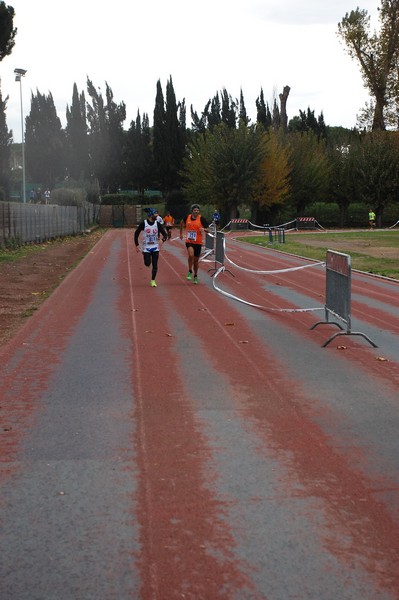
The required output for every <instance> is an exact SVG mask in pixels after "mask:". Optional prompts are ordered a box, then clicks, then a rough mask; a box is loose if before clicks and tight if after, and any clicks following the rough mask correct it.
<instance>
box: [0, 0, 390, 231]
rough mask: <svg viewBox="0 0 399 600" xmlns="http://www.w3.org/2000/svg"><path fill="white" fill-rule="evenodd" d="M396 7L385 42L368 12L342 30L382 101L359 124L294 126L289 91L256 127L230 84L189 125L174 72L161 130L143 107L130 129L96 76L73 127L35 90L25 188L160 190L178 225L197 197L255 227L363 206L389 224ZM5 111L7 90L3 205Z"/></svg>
mask: <svg viewBox="0 0 399 600" xmlns="http://www.w3.org/2000/svg"><path fill="white" fill-rule="evenodd" d="M2 5H4V2H1V3H0V19H1V15H2ZM397 5H398V2H397V1H396V2H393V1H390V0H383V1H382V2H381V10H380V20H381V33H380V36H377V34H373V35H370V34H369V33H368V31H367V26H368V18H367V13H366V11H361V10H360V9H357V10H356V11H352V12H351V13H347V14H346V16H345V17H344V18H343V19H342V21H341V23H340V24H339V28H338V35H339V36H340V37H341V39H342V41H343V42H344V43H345V45H346V48H347V50H348V52H349V53H350V54H351V56H353V57H354V58H357V59H358V60H359V64H360V67H361V69H362V74H363V76H364V78H365V85H366V84H367V85H366V87H368V89H369V91H370V95H371V97H372V98H374V100H375V102H374V104H370V105H369V110H368V112H367V111H364V112H363V114H362V119H363V126H362V127H357V128H354V129H351V130H348V129H344V128H340V127H329V126H327V125H326V124H325V122H324V115H323V113H321V114H320V115H319V116H317V117H316V116H315V114H314V111H312V110H311V109H310V108H309V107H308V108H307V109H306V110H303V111H299V115H297V116H295V117H294V118H292V119H291V120H289V121H288V118H287V102H288V97H289V92H290V88H289V86H285V87H284V89H283V91H282V93H280V94H279V97H278V99H277V98H275V99H274V100H273V104H272V106H271V107H269V105H268V103H267V102H265V99H264V93H263V89H261V90H260V93H259V96H258V98H257V99H256V120H255V122H254V123H251V120H250V119H249V117H248V115H247V110H246V106H245V100H244V94H243V91H242V90H241V91H240V97H239V98H233V97H232V96H231V94H230V93H229V92H228V91H227V90H226V89H225V88H223V89H222V90H220V91H218V92H217V93H216V94H215V95H214V96H213V97H212V98H210V99H209V101H208V102H207V103H206V105H205V106H204V107H203V109H202V110H201V111H200V112H197V111H196V110H195V109H194V107H193V106H191V107H190V117H191V124H190V126H187V114H186V113H187V109H186V105H185V100H184V99H183V100H177V98H176V94H175V91H174V86H173V81H172V77H171V76H170V78H169V79H168V81H167V83H166V88H165V93H164V90H163V88H162V85H161V82H160V81H159V80H158V82H157V84H156V94H155V106H154V112H153V123H152V126H150V119H149V115H148V114H146V113H143V114H142V115H141V114H140V111H138V112H137V116H136V118H135V119H134V120H133V121H132V122H131V123H130V126H129V129H128V130H125V129H124V122H125V120H126V105H125V103H124V102H117V101H116V100H115V99H114V95H113V92H112V89H111V87H110V86H109V85H108V83H107V82H105V93H104V95H103V93H102V92H101V90H100V88H98V87H96V86H95V85H94V84H93V82H92V81H91V80H90V78H87V85H86V92H84V91H79V90H78V89H77V86H76V84H75V85H74V86H73V90H72V100H71V103H70V105H67V107H66V126H65V127H64V128H63V127H62V125H61V121H60V119H59V117H58V115H57V111H56V108H55V105H54V101H53V97H52V94H51V93H48V94H47V95H46V94H41V93H40V92H39V91H38V90H37V91H36V93H32V96H31V107H30V112H29V114H28V115H27V116H26V125H25V155H26V171H27V176H28V180H30V181H34V182H40V183H41V184H43V185H44V186H49V187H50V188H53V187H54V186H55V185H56V184H58V185H60V184H62V183H63V184H64V185H65V186H69V185H74V184H76V185H80V186H81V187H82V186H87V187H88V184H89V183H91V184H92V182H96V185H98V195H99V196H100V197H101V196H102V195H104V194H105V193H112V192H118V191H119V190H121V189H122V190H135V191H137V192H138V194H143V192H144V190H146V189H157V190H160V191H161V192H162V194H163V196H164V198H165V199H166V202H167V208H168V209H169V210H171V211H173V212H174V213H175V214H176V216H177V217H179V216H180V215H181V214H183V212H184V211H185V210H186V206H187V204H188V203H191V202H193V201H196V202H199V203H202V204H203V203H206V204H209V203H212V204H214V205H215V206H218V208H219V209H220V210H221V211H222V213H223V214H224V215H225V218H226V219H227V218H228V219H229V218H232V217H235V216H237V214H238V211H239V208H240V206H241V205H243V204H245V205H246V206H248V207H249V208H250V210H251V218H252V219H253V220H254V221H255V222H271V223H272V222H276V221H279V220H280V219H282V218H284V217H285V216H286V215H291V216H302V215H304V214H305V213H306V211H307V210H308V208H309V206H310V205H313V204H314V203H316V202H318V203H326V204H328V203H335V204H336V205H338V207H339V211H340V221H341V224H344V223H345V218H346V214H347V211H348V208H349V206H350V205H351V204H353V203H363V204H364V205H365V206H367V207H372V208H374V210H375V211H376V212H377V219H378V221H379V223H381V222H382V219H383V215H384V211H385V210H386V208H387V207H388V206H392V205H393V206H396V205H397V204H398V199H399V140H398V132H397V129H398V123H399V121H397V122H396V128H395V127H394V115H395V110H396V111H397V114H399V110H398V107H399V102H398V97H399V94H398V81H397V73H398V72H399V70H398V69H397V67H398V47H399V46H398V43H397V41H398V31H399V29H398V25H399V14H397V13H398V9H397ZM3 8H4V7H3ZM7 8H8V9H10V8H11V7H6V9H7ZM6 12H7V11H6ZM7 14H8V23H9V24H10V11H8V13H7ZM11 16H13V15H11ZM8 31H9V32H11V33H10V37H9V44H8V47H7V48H5V49H4V51H3V54H1V50H0V58H1V59H2V58H3V56H6V55H7V53H10V52H11V50H12V46H13V43H14V37H15V33H16V31H15V30H13V29H12V18H11V27H8ZM13 31H14V35H12V32H13ZM395 44H396V45H395ZM384 58H385V60H384ZM395 67H396V70H395ZM381 82H383V83H384V86H385V87H384V86H383V85H382V83H381ZM6 105H7V98H5V99H4V100H3V98H2V96H1V90H0V195H2V197H3V199H7V197H8V194H9V190H10V187H11V186H12V177H13V173H12V169H11V161H10V156H11V149H12V132H10V131H8V128H7V123H6ZM367 119H368V121H367ZM387 123H388V124H389V125H390V127H391V129H390V130H388V131H387ZM17 172H18V171H17ZM14 176H15V172H14ZM90 189H91V190H93V187H91V188H90ZM94 197H95V194H94Z"/></svg>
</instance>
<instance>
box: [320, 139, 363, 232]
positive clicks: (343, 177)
mask: <svg viewBox="0 0 399 600" xmlns="http://www.w3.org/2000/svg"><path fill="white" fill-rule="evenodd" d="M359 138H360V136H359V133H358V132H357V131H356V130H353V131H350V130H347V129H344V128H342V127H334V128H330V129H329V131H328V137H327V156H328V161H329V164H330V177H329V184H328V198H329V199H331V200H333V201H334V202H335V203H336V204H337V205H338V207H339V219H340V226H341V227H343V226H344V225H345V222H346V217H347V212H348V208H349V205H350V204H351V203H353V202H355V201H356V200H357V192H356V185H357V182H356V177H354V173H355V156H356V152H357V147H358V145H359Z"/></svg>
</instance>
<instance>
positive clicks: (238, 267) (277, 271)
mask: <svg viewBox="0 0 399 600" xmlns="http://www.w3.org/2000/svg"><path fill="white" fill-rule="evenodd" d="M224 257H225V258H226V259H227V260H228V261H229V263H230V264H232V265H233V266H234V267H236V268H237V269H241V271H247V272H248V273H255V274H257V275H275V274H276V273H289V272H290V271H300V270H302V269H309V268H310V267H321V266H323V267H325V265H326V263H325V262H316V263H312V264H310V265H301V266H300V267H289V268H288V269H276V270H275V271H255V270H254V269H247V268H246V267H240V266H239V265H237V264H236V263H235V262H233V261H232V260H231V259H230V258H229V257H228V256H227V254H226V253H225V255H224Z"/></svg>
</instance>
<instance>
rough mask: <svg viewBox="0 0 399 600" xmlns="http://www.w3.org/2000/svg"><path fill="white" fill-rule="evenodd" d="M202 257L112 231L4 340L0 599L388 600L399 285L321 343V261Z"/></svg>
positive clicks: (0, 368)
mask: <svg viewBox="0 0 399 600" xmlns="http://www.w3.org/2000/svg"><path fill="white" fill-rule="evenodd" d="M213 261H214V257H213V256H210V257H209V259H208V261H202V262H201V267H200V277H199V280H200V281H199V285H193V282H190V281H187V280H186V273H187V259H186V251H185V247H184V245H183V243H182V242H181V241H180V240H179V239H173V240H172V241H168V242H167V243H166V244H165V245H164V247H163V249H162V252H161V257H160V261H159V273H158V276H157V282H158V287H157V288H152V287H150V285H149V283H150V273H149V270H148V269H147V268H146V267H145V266H144V264H143V260H142V257H141V255H140V254H136V252H135V249H134V246H133V234H132V231H131V230H121V229H115V230H110V231H108V232H107V233H106V234H105V235H104V236H103V237H102V238H101V240H100V241H99V242H98V243H97V245H96V246H95V247H94V248H93V249H92V251H91V252H90V253H89V254H88V255H87V256H86V257H85V259H84V260H83V261H82V262H81V263H80V265H79V266H78V267H77V268H76V269H75V270H74V271H73V272H72V273H70V274H69V275H68V277H67V278H66V279H65V280H64V281H63V283H62V284H61V285H60V286H59V287H58V288H57V290H56V291H55V292H54V293H53V294H52V295H51V297H50V298H48V299H47V300H46V301H45V302H44V304H43V305H42V306H41V308H40V309H39V310H38V311H37V312H36V313H35V314H34V315H33V316H32V317H31V318H30V319H29V320H28V321H27V323H26V325H25V326H24V327H23V328H22V329H21V330H20V331H19V332H18V334H17V335H16V336H15V337H14V338H13V339H12V340H11V341H10V342H9V343H8V344H6V345H5V346H3V347H2V348H1V349H0V398H1V401H0V423H1V428H0V449H1V455H0V456H1V461H0V486H1V494H0V598H1V600H111V599H112V600H128V599H129V600H130V599H140V600H147V599H160V600H169V599H175V598H176V599H177V598H190V599H199V600H201V599H204V600H213V599H219V598H226V599H229V600H230V599H233V600H246V599H251V600H252V599H268V600H294V599H295V600H298V599H299V600H301V599H303V600H305V599H312V600H337V599H340V600H358V599H362V600H394V599H397V598H399V568H398V565H399V451H398V430H399V394H398V389H399V335H398V334H399V301H398V300H399V284H398V283H397V282H393V281H390V280H387V279H383V278H376V277H371V276H367V275H365V274H360V273H355V272H353V273H352V285H351V290H352V311H351V316H352V330H353V331H358V332H362V333H364V334H365V335H367V336H368V337H369V338H370V339H371V340H373V341H374V342H375V343H376V344H377V345H378V347H377V348H374V347H372V346H371V344H369V343H368V342H367V340H366V339H365V338H363V337H362V336H351V335H343V336H338V337H337V338H335V339H334V340H333V341H332V342H331V344H329V345H328V346H327V347H325V348H323V347H322V345H323V343H324V342H325V341H326V340H327V339H328V338H329V337H330V336H331V335H332V334H333V333H335V332H336V331H337V329H336V328H334V327H332V326H331V324H323V325H319V326H317V327H316V328H315V329H312V326H313V325H314V324H315V323H316V322H318V321H319V320H320V319H323V318H324V310H323V308H324V304H325V286H326V273H325V269H324V268H323V266H320V265H317V264H315V263H312V262H311V261H306V260H303V259H300V258H297V257H291V256H288V255H284V254H282V253H279V252H275V251H272V250H267V249H266V250H265V249H263V248H258V247H254V246H252V245H251V246H250V245H249V244H243V243H239V242H237V241H235V240H234V239H227V243H226V260H225V271H224V272H218V273H217V274H216V275H214V276H213V277H211V274H213V273H214V269H215V268H216V267H218V266H219V265H218V264H216V263H215V262H213ZM303 266H306V268H300V269H297V270H292V269H293V268H294V267H303ZM288 269H289V270H288ZM269 270H270V271H276V272H275V273H269V274H259V273H257V271H269ZM226 294H229V295H230V296H227V295H226ZM239 300H241V301H239ZM251 304H256V305H258V306H259V307H260V308H255V307H254V306H252V305H251Z"/></svg>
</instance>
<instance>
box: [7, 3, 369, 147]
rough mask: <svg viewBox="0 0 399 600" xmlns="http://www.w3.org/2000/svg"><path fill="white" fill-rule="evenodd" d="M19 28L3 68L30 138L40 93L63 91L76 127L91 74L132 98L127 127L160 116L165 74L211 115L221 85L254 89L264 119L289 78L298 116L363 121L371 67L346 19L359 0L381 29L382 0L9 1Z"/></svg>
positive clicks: (15, 125) (12, 112)
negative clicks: (77, 103)
mask: <svg viewBox="0 0 399 600" xmlns="http://www.w3.org/2000/svg"><path fill="white" fill-rule="evenodd" d="M6 4H8V5H11V6H13V7H14V10H15V20H14V25H15V26H16V27H17V28H18V33H17V36H16V44H15V47H14V50H13V52H12V54H11V55H10V56H8V57H6V58H4V59H3V61H2V62H1V63H0V76H1V89H2V94H3V99H4V98H5V97H6V96H9V100H8V105H7V125H8V128H9V129H12V130H13V134H14V141H16V142H20V141H21V112H20V87H19V84H18V83H16V82H15V76H14V69H15V68H23V69H26V70H27V73H26V76H25V78H24V79H23V82H22V98H23V112H24V116H26V115H27V114H28V113H29V111H30V97H31V94H32V92H33V93H36V91H37V90H38V91H39V92H40V93H41V94H48V93H49V92H51V93H52V95H53V98H54V103H55V106H56V109H57V114H58V116H59V117H60V119H61V122H62V125H63V126H64V125H65V109H66V105H67V104H68V105H70V104H71V101H72V90H73V84H74V83H76V84H77V86H78V90H79V92H82V91H84V92H85V95H86V99H88V94H87V89H86V80H87V77H89V78H90V79H91V81H92V82H93V84H94V85H95V87H97V88H100V89H101V91H102V93H103V96H104V97H105V82H107V83H108V85H109V86H110V87H111V89H112V91H113V94H114V100H115V101H116V102H117V103H120V102H122V101H123V102H125V104H126V109H127V118H126V121H125V124H124V127H125V129H128V128H129V125H130V122H131V121H132V120H133V119H135V118H136V115H137V111H138V110H140V114H141V115H143V113H147V114H148V115H149V119H150V123H152V115H153V110H154V104H155V95H156V83H157V81H158V79H160V81H161V84H162V88H163V91H164V94H165V89H166V82H167V80H168V79H169V77H170V76H172V80H173V86H174V90H175V94H176V99H177V100H178V101H179V100H183V99H185V100H186V106H187V125H188V126H190V125H191V118H190V106H191V105H193V107H194V110H196V111H197V112H198V114H200V113H201V112H202V110H203V108H204V106H205V104H206V102H207V101H208V99H210V98H212V97H213V96H214V95H215V94H216V92H218V91H221V90H222V89H223V88H226V89H227V91H228V92H229V94H231V96H232V97H233V98H239V96H240V90H241V89H242V91H243V95H244V100H245V105H246V109H247V113H248V115H249V116H250V117H251V119H252V122H254V121H255V119H256V106H255V101H256V98H257V97H258V96H259V93H260V90H261V88H263V93H264V97H265V100H266V101H267V102H268V103H269V106H270V107H272V104H273V98H274V97H275V96H277V97H278V94H279V93H280V92H281V91H282V90H283V87H284V86H285V85H289V86H290V88H291V92H290V95H289V98H288V104H287V112H288V118H289V119H290V118H292V117H294V116H296V115H298V114H299V110H300V109H301V110H307V108H308V107H310V109H311V110H314V111H315V115H316V116H318V115H319V114H320V113H321V112H323V114H324V120H325V122H326V124H327V125H342V126H344V127H354V126H355V125H356V115H357V113H358V112H359V109H360V108H361V107H363V106H364V104H365V102H366V100H367V99H368V96H367V92H366V90H365V89H364V88H363V85H362V80H361V77H360V72H359V68H358V66H357V64H356V63H354V62H353V61H352V60H351V59H350V58H349V56H348V55H347V54H346V52H345V51H344V48H343V46H342V44H341V43H340V41H339V39H338V37H337V34H336V32H337V28H338V27H337V26H338V23H339V22H340V20H341V19H342V17H343V16H344V15H345V13H346V12H350V11H351V10H352V9H355V8H356V7H357V6H358V5H359V6H360V8H362V9H366V10H367V11H368V12H369V14H370V15H371V17H372V19H373V23H374V25H377V20H376V19H377V7H378V6H379V5H380V2H379V0H354V1H353V0H333V1H324V0H302V1H301V2H299V0H201V1H198V2H194V1H193V0H145V1H143V2H140V3H138V2H134V1H132V0H68V2H56V1H55V0H34V1H33V0H6Z"/></svg>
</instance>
